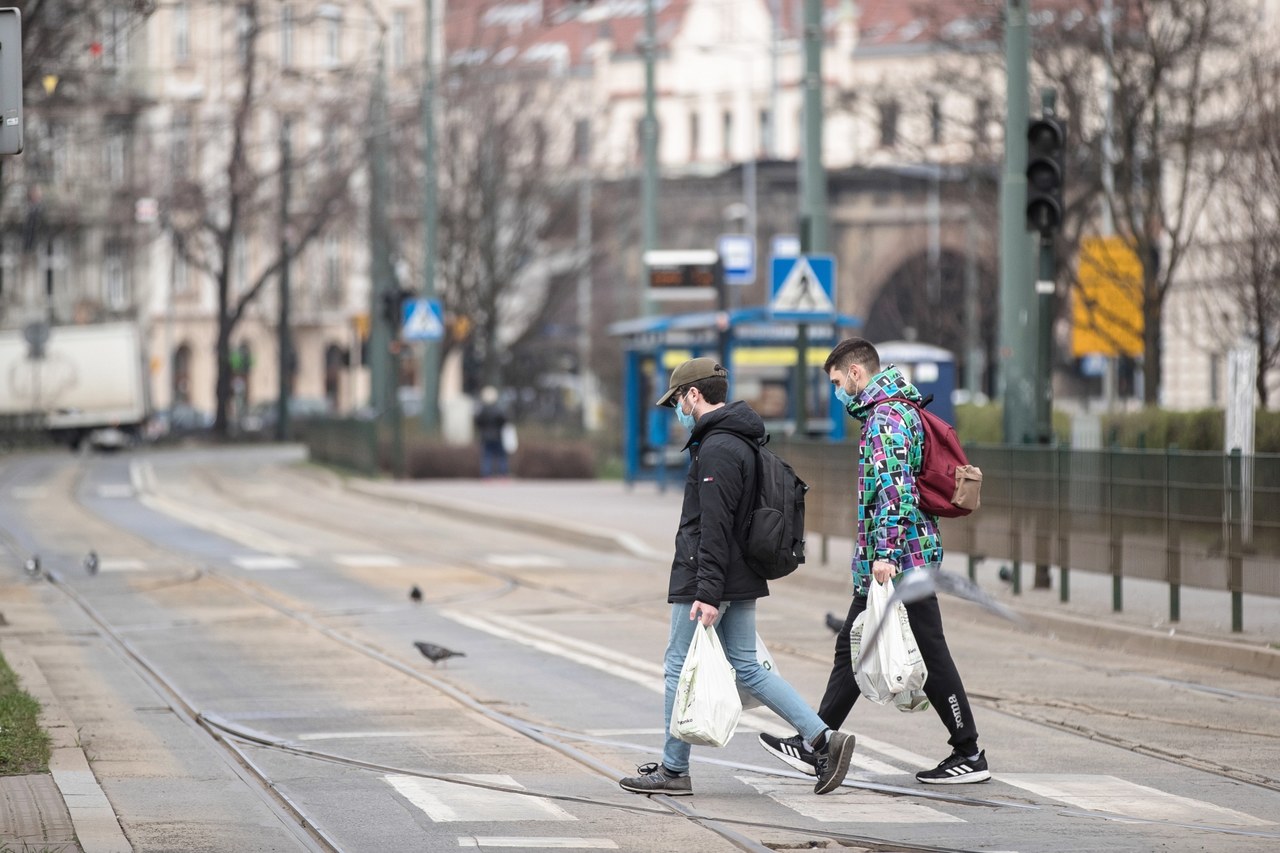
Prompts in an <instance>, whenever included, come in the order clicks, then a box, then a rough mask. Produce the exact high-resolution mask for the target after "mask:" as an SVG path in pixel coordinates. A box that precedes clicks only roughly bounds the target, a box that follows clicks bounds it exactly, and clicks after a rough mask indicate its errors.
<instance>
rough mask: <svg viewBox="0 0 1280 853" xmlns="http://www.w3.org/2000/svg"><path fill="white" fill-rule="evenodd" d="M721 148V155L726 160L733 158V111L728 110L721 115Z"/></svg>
mask: <svg viewBox="0 0 1280 853" xmlns="http://www.w3.org/2000/svg"><path fill="white" fill-rule="evenodd" d="M720 130H721V142H722V145H721V148H720V156H721V158H722V159H724V160H732V159H733V113H731V112H729V111H728V110H725V111H724V114H723V115H721V116H720Z"/></svg>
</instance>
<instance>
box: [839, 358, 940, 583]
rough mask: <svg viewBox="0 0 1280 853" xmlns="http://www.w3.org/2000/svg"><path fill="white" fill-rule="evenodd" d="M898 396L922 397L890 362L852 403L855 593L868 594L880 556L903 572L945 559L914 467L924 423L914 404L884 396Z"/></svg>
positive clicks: (935, 523)
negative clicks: (856, 424)
mask: <svg viewBox="0 0 1280 853" xmlns="http://www.w3.org/2000/svg"><path fill="white" fill-rule="evenodd" d="M897 396H902V397H907V398H909V399H912V400H919V399H920V398H921V397H920V392H919V391H918V390H916V387H915V386H914V385H912V384H911V383H910V382H908V381H907V378H906V377H905V376H903V375H902V371H900V370H898V368H896V367H894V366H893V365H892V364H890V365H888V366H887V367H885V368H884V369H883V370H881V371H880V372H879V373H877V374H876V375H875V376H873V377H871V382H870V384H868V385H867V387H866V388H864V389H863V390H862V393H860V394H858V395H857V396H856V397H854V398H853V402H851V403H850V404H849V410H848V411H849V414H850V415H852V416H853V417H855V418H857V419H858V420H860V421H862V438H861V440H860V441H859V443H858V530H857V545H856V546H855V548H854V553H853V566H852V568H853V590H854V594H855V595H866V594H867V589H868V588H869V586H870V583H871V580H870V578H871V564H872V563H873V562H875V561H876V560H888V561H889V562H891V563H895V564H896V565H897V566H898V568H899V569H901V570H902V571H904V572H906V571H910V570H911V569H919V568H923V567H925V566H935V567H936V566H937V565H939V564H940V563H941V562H942V538H941V537H940V536H939V535H938V519H936V518H934V517H933V516H931V515H929V514H927V513H925V512H924V510H922V509H920V507H919V506H918V505H917V493H916V478H915V472H916V471H918V470H920V460H921V455H922V452H923V438H924V432H923V427H922V426H921V424H920V416H919V415H917V414H916V412H915V410H914V409H912V408H911V407H910V406H908V405H906V404H905V403H897V402H884V400H885V399H886V398H888V397H897Z"/></svg>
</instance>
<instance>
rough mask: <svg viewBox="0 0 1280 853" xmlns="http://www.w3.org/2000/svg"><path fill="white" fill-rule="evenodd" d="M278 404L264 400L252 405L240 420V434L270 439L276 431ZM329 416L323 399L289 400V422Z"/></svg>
mask: <svg viewBox="0 0 1280 853" xmlns="http://www.w3.org/2000/svg"><path fill="white" fill-rule="evenodd" d="M278 413H279V403H277V401H275V400H264V401H262V402H261V403H254V404H253V405H252V406H250V407H249V411H247V412H245V414H244V417H242V418H241V419H240V432H241V433H243V434H244V435H251V436H257V437H261V438H272V437H273V436H274V435H275V431H276V418H277V415H278ZM330 414H331V411H330V408H329V401H328V400H326V399H324V398H323V397H293V398H292V399H290V400H289V420H290V421H291V422H294V421H307V420H314V419H315V418H323V417H327V416H328V415H330Z"/></svg>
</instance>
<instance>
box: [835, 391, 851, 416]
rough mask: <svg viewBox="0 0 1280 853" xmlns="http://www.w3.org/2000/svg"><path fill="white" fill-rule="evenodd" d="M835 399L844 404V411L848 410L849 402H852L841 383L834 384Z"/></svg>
mask: <svg viewBox="0 0 1280 853" xmlns="http://www.w3.org/2000/svg"><path fill="white" fill-rule="evenodd" d="M836 399H837V400H839V401H840V405H841V406H844V409H845V411H848V410H849V404H850V403H852V402H853V397H851V396H849V392H848V391H846V390H844V386H843V385H837V386H836Z"/></svg>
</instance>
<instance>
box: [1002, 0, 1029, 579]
mask: <svg viewBox="0 0 1280 853" xmlns="http://www.w3.org/2000/svg"><path fill="white" fill-rule="evenodd" d="M1027 2H1028V0H1005V69H1006V74H1007V94H1006V98H1007V101H1008V105H1007V108H1006V110H1005V134H1004V138H1005V155H1004V173H1003V176H1002V179H1001V183H1000V352H999V365H1000V370H999V387H1000V391H1001V394H1000V396H1001V399H1002V400H1003V403H1004V424H1003V425H1004V440H1005V443H1006V444H1025V443H1029V442H1030V441H1031V440H1032V436H1033V435H1034V432H1035V421H1034V418H1035V410H1036V393H1035V388H1034V382H1035V378H1034V375H1033V370H1034V367H1033V365H1034V364H1035V353H1036V340H1035V337H1036V333H1037V328H1038V324H1037V322H1036V319H1037V318H1036V313H1037V305H1036V302H1035V300H1034V298H1033V292H1032V287H1031V281H1032V278H1031V238H1030V236H1029V235H1028V234H1027V228H1026V216H1025V206H1026V200H1027V176H1026V172H1025V169H1026V159H1027V135H1026V130H1027V117H1028V114H1029V112H1030V104H1029V96H1028V93H1027V77H1028V75H1027V55H1028V44H1029V41H1030V38H1029V33H1028V30H1027ZM1015 556H1016V555H1015ZM1015 565H1016V560H1015ZM1015 571H1016V568H1015Z"/></svg>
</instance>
